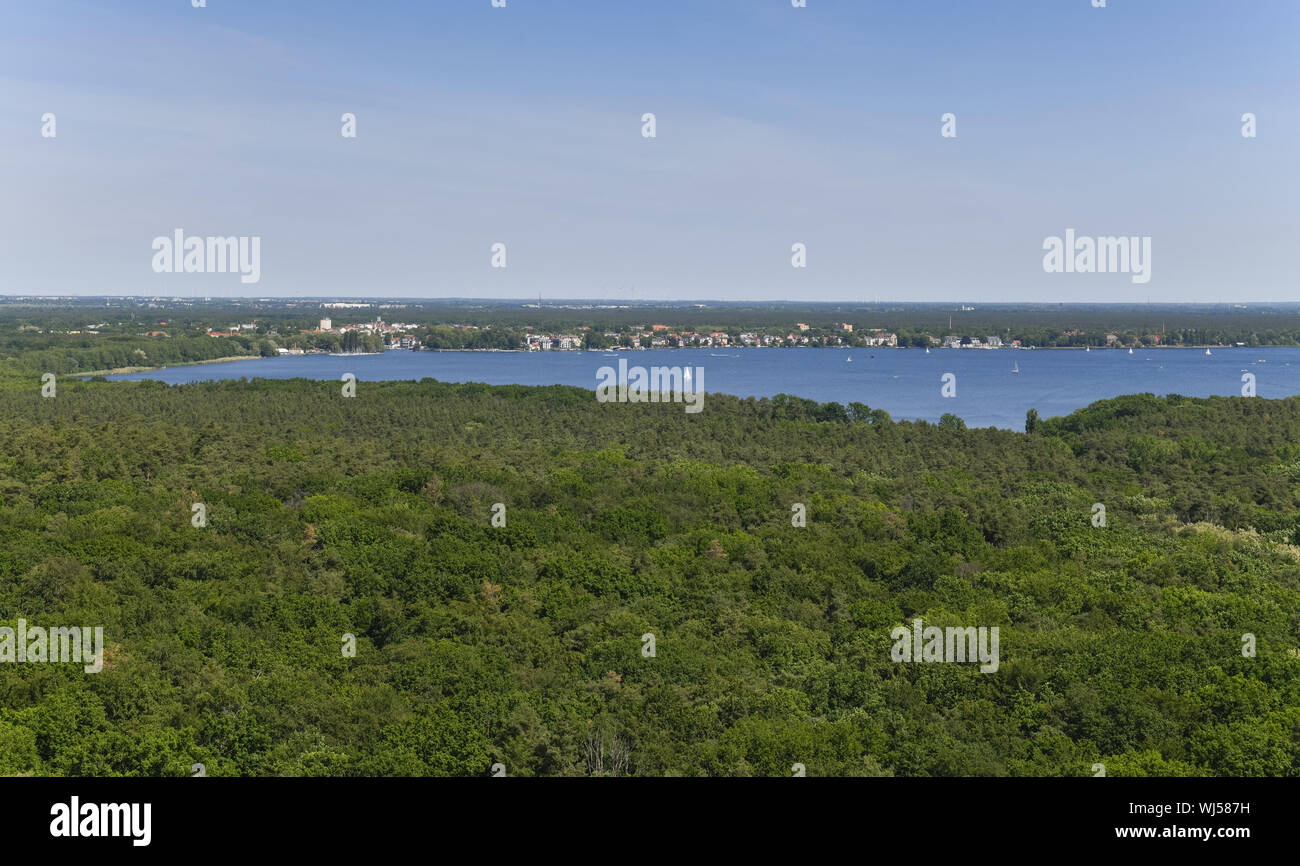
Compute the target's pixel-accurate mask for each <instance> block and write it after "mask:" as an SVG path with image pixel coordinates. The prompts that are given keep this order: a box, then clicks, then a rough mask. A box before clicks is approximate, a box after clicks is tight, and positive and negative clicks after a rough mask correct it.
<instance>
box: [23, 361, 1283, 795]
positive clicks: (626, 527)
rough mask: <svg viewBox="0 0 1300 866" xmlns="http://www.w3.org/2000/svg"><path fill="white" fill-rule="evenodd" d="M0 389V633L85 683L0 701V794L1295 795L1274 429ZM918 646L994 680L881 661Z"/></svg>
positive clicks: (539, 395) (405, 394)
mask: <svg viewBox="0 0 1300 866" xmlns="http://www.w3.org/2000/svg"><path fill="white" fill-rule="evenodd" d="M205 339H206V338H205ZM213 342H216V341H215V340H214V341H213ZM13 383H14V384H13V387H11V388H9V389H6V390H0V455H2V457H0V622H2V623H3V624H5V625H13V624H14V621H15V620H16V619H17V618H18V617H20V616H21V617H25V618H26V619H27V620H28V621H29V622H40V623H45V624H53V625H64V624H66V625H73V624H90V625H102V626H103V627H104V632H105V641H106V644H107V647H108V650H107V658H106V663H105V670H104V671H102V672H101V673H98V674H85V673H83V672H82V671H81V669H80V667H77V666H72V665H17V664H0V696H3V701H0V772H4V773H11V774H23V773H36V774H56V775H59V774H94V775H98V774H141V775H184V774H187V773H188V772H189V767H190V765H191V763H193V762H196V761H197V762H203V763H205V764H206V765H207V768H208V773H209V775H227V774H300V775H359V774H416V775H423V774H435V775H476V774H477V775H486V774H487V772H488V767H489V765H490V764H491V763H493V762H497V761H500V762H502V763H504V764H505V765H506V767H507V768H508V772H509V774H510V775H512V776H528V775H557V774H574V775H581V774H586V773H589V772H593V773H594V772H600V773H605V774H609V773H627V774H634V775H640V776H657V775H671V774H676V775H701V774H712V775H742V774H772V775H788V774H789V773H790V772H791V765H792V764H794V763H802V764H804V765H806V767H807V771H808V774H809V775H954V774H972V775H982V774H1018V775H1024V774H1038V775H1086V774H1090V773H1091V769H1090V768H1091V766H1092V765H1093V764H1094V763H1097V762H1102V763H1105V764H1106V765H1107V773H1108V775H1112V776H1115V775H1126V774H1132V775H1163V774H1194V775H1239V774H1240V775H1292V776H1293V775H1300V748H1298V746H1297V743H1298V742H1300V740H1298V739H1297V735H1296V732H1297V730H1300V650H1297V645H1298V644H1300V640H1298V639H1297V628H1298V627H1300V619H1298V618H1297V617H1298V616H1300V614H1298V613H1297V612H1298V611H1300V551H1298V550H1297V549H1296V548H1295V547H1293V546H1290V545H1294V544H1295V543H1296V542H1298V541H1300V537H1297V536H1298V535H1300V445H1297V444H1296V443H1298V442H1300V399H1297V398H1292V399H1289V400H1281V401H1274V400H1262V399H1249V400H1248V399H1228V398H1212V399H1208V400H1192V399H1186V398H1170V399H1158V398H1155V397H1151V396H1150V395H1136V396H1132V397H1125V398H1121V399H1119V400H1112V401H1106V402H1104V403H1100V404H1096V405H1094V406H1091V407H1089V408H1087V409H1085V410H1083V411H1081V412H1078V413H1075V414H1074V415H1072V416H1070V417H1068V418H1063V419H1044V420H1040V421H1037V423H1036V424H1033V425H1031V424H1030V423H1029V421H1030V420H1034V419H1036V416H1033V415H1031V418H1030V419H1027V425H1026V426H1027V428H1030V427H1031V426H1032V427H1033V428H1034V429H1032V430H1030V432H1031V433H1032V434H1033V435H1025V434H1019V433H1013V432H1009V431H1002V430H993V429H979V430H967V429H964V427H963V425H961V424H960V423H958V422H957V421H955V420H948V421H945V422H941V423H940V424H939V425H931V424H913V423H907V422H892V421H891V420H890V419H889V417H888V415H886V414H885V413H883V412H879V411H878V410H872V409H870V407H866V406H863V405H861V404H851V405H849V406H847V407H843V406H838V405H836V404H817V403H815V402H813V401H808V400H803V399H800V398H797V397H789V396H783V397H778V398H774V399H772V400H752V399H746V400H738V399H735V398H730V397H725V396H720V395H710V396H709V399H708V404H707V409H706V411H705V412H703V413H702V414H700V415H698V416H691V415H687V414H686V413H684V412H683V411H682V407H681V406H680V405H679V404H666V405H663V404H644V405H637V406H620V407H619V408H618V409H616V410H613V411H610V407H608V406H601V405H599V404H597V403H596V401H595V400H594V398H593V397H592V395H591V393H590V392H583V391H580V390H578V389H572V388H538V389H532V388H522V387H488V386H483V385H447V384H440V383H436V382H432V381H429V380H425V381H422V382H418V383H384V384H378V383H369V382H365V383H361V384H360V385H359V386H358V390H357V396H356V397H355V398H353V399H344V398H342V397H340V396H339V391H338V385H337V383H314V382H305V381H277V382H268V381H253V382H227V383H212V384H199V385H186V386H181V387H174V388H171V387H163V386H158V385H155V384H152V383H113V384H108V383H80V382H73V381H68V382H63V383H61V384H60V387H59V392H58V397H57V398H55V399H53V400H43V399H41V398H40V397H39V384H38V383H37V382H36V381H35V380H31V379H30V377H25V378H21V379H15V380H13ZM196 502H202V503H205V504H206V506H207V519H208V525H207V527H206V528H202V529H200V528H195V527H194V526H192V525H191V522H190V520H191V509H190V506H191V504H193V503H196ZM496 503H503V504H504V505H505V506H506V514H507V521H506V526H504V527H494V526H493V525H492V524H491V516H492V508H493V505H494V504H496ZM795 503H800V504H803V505H804V506H805V507H806V512H807V526H806V527H803V528H799V527H795V526H792V524H791V506H792V505H793V504H795ZM1093 503H1102V504H1104V505H1105V508H1106V514H1107V525H1106V527H1105V528H1104V529H1103V528H1096V527H1094V526H1093V525H1092V523H1091V516H1092V506H1093ZM913 617H921V618H923V619H925V620H926V622H927V623H930V624H935V625H940V626H943V625H985V626H998V627H1000V629H1001V651H1002V660H1001V668H1000V670H999V671H998V673H996V674H981V673H980V672H979V671H978V670H977V669H976V668H975V667H973V666H970V665H907V664H897V663H895V662H893V661H891V659H890V655H889V651H890V645H891V641H890V637H889V633H890V630H891V629H892V628H893V627H894V626H895V625H899V624H902V623H904V622H907V621H909V620H910V619H911V618H913ZM1248 632H1249V633H1251V634H1254V635H1255V636H1256V639H1257V641H1258V655H1257V657H1256V658H1245V657H1243V656H1242V654H1241V647H1242V635H1243V634H1245V633H1248ZM345 634H352V635H355V637H356V642H357V652H356V656H355V658H348V657H344V656H343V654H342V652H341V647H342V641H343V636H344V635H345ZM645 634H653V635H654V639H655V643H656V654H655V656H654V657H653V658H647V657H645V656H643V654H642V647H643V642H642V636H643V635H645ZM593 744H603V746H604V749H605V752H604V754H605V755H606V758H607V760H606V762H605V763H604V764H602V765H600V766H597V765H596V764H595V763H593V762H592V760H590V758H589V755H590V753H591V747H592V746H593ZM617 755H623V756H624V757H625V758H626V761H625V762H622V763H620V762H619V761H618V760H616V759H615V756H617Z"/></svg>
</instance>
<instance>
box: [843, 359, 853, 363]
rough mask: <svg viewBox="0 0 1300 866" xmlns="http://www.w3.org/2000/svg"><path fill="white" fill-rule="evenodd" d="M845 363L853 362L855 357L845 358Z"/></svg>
mask: <svg viewBox="0 0 1300 866" xmlns="http://www.w3.org/2000/svg"><path fill="white" fill-rule="evenodd" d="M844 363H846V364H852V363H853V359H852V358H845V359H844Z"/></svg>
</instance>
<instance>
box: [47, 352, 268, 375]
mask: <svg viewBox="0 0 1300 866" xmlns="http://www.w3.org/2000/svg"><path fill="white" fill-rule="evenodd" d="M261 358H262V356H261V355H231V356H230V357H227V358H208V359H207V360H205V361H183V362H181V363H179V364H160V365H156V366H152V367H115V368H114V369H112V370H91V371H90V372H88V373H64V374H63V375H62V376H61V377H60V378H63V379H75V378H81V377H82V376H123V375H126V374H127V373H148V372H150V371H153V370H166V369H167V368H168V367H197V366H198V365H199V364H224V363H226V362H227V361H257V360H260V359H261Z"/></svg>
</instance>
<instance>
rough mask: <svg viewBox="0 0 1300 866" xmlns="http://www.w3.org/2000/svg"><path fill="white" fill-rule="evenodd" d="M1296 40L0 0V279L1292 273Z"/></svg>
mask: <svg viewBox="0 0 1300 866" xmlns="http://www.w3.org/2000/svg"><path fill="white" fill-rule="evenodd" d="M1298 37H1300V3H1296V2H1295V0H1250V2H1240V0H1232V2H1229V0H1223V2H1218V0H1215V2H1211V0H1182V2H1174V0H1108V2H1107V7H1106V8H1103V9H1098V8H1093V7H1092V5H1091V0H962V2H956V0H911V2H905V0H890V2H872V0H808V6H807V7H806V8H803V9H796V8H792V7H791V6H790V3H789V0H693V2H690V0H644V2H638V0H508V5H507V7H506V8H504V9H498V8H492V6H491V3H490V0H428V2H416V0H407V2H388V0H367V2H333V0H330V2H306V0H274V2H269V0H260V2H255V0H207V7H206V8H200V9H196V8H193V7H192V6H191V4H190V2H189V0H149V2H145V0H137V2H131V0H117V2H112V3H108V2H95V3H89V2H67V0H31V2H13V0H0V189H3V190H4V192H5V195H4V197H3V199H2V200H0V293H4V294H150V295H152V294H160V295H181V296H194V295H198V296H205V295H208V296H234V295H253V296H292V295H383V296H413V297H443V296H458V297H494V298H501V297H536V296H537V295H538V294H539V293H540V294H542V295H543V296H544V297H549V298H558V297H590V298H608V299H620V298H636V299H638V300H645V299H701V300H702V299H809V300H862V301H873V300H877V299H880V300H885V299H900V300H935V301H940V300H969V301H1016V300H1026V301H1055V300H1063V301H1131V300H1139V301H1141V300H1146V299H1150V300H1152V301H1216V302H1218V301H1247V300H1255V301H1267V300H1296V299H1297V297H1298V296H1300V292H1297V291H1296V289H1297V288H1298V286H1297V277H1296V274H1297V267H1296V253H1295V250H1296V249H1297V243H1296V237H1297V235H1298V234H1300V217H1298V215H1297V209H1298V208H1300V195H1297V193H1298V192H1300V179H1298V178H1297V170H1296V154H1297V152H1300V148H1298V147H1297V145H1298V143H1300V99H1297V94H1300V51H1298V50H1297V49H1296V45H1297V44H1298V42H1300V40H1298ZM47 112H50V113H54V114H55V116H56V118H57V137H56V138H53V139H51V138H43V137H42V136H41V134H40V132H41V117H42V115H43V114H45V113H47ZM344 112H351V113H353V114H355V115H356V117H357V137H356V138H354V139H347V138H344V137H342V136H341V135H340V127H341V123H340V117H341V115H342V114H343V113H344ZM645 112H653V113H654V114H655V115H656V119H657V127H658V128H657V133H658V134H657V137H656V138H654V139H646V138H643V137H642V135H641V116H642V114H643V113H645ZM945 112H952V113H953V114H955V115H956V117H957V137H956V138H943V137H942V136H941V135H940V126H941V123H940V116H941V115H943V114H944V113H945ZM1246 112H1252V113H1254V114H1255V115H1256V116H1257V118H1258V120H1257V123H1258V136H1257V137H1256V138H1253V139H1247V138H1243V137H1242V135H1241V116H1242V114H1244V113H1246ZM177 228H183V229H184V230H185V231H186V233H187V234H194V235H201V236H207V235H223V236H227V235H250V236H251V235H256V236H259V237H260V238H261V239H262V240H261V244H262V247H261V255H262V261H261V281H260V282H259V283H257V284H256V285H251V286H247V285H242V284H241V283H240V282H239V279H238V277H237V276H234V275H231V274H156V273H154V272H153V270H152V268H151V262H152V256H153V253H152V249H151V244H152V241H153V239H154V238H155V237H157V236H163V235H166V236H170V235H171V234H172V232H173V231H174V230H175V229H177ZM1067 228H1073V229H1075V230H1076V232H1077V233H1079V234H1081V235H1091V236H1096V235H1139V236H1150V237H1151V238H1152V259H1153V261H1152V269H1151V280H1150V282H1149V283H1146V284H1145V285H1134V284H1133V283H1132V281H1131V279H1130V277H1129V276H1128V275H1125V274H1048V273H1045V272H1044V270H1043V266H1042V260H1043V254H1044V253H1043V249H1042V244H1043V241H1044V239H1045V238H1047V237H1049V236H1053V235H1058V236H1059V235H1063V234H1064V233H1065V230H1066V229H1067ZM498 242H500V243H504V244H506V248H507V254H508V267H507V268H505V269H494V268H492V267H490V255H491V254H490V249H491V246H492V244H494V243H498ZM796 242H801V243H804V244H806V245H807V250H808V266H807V267H806V268H803V269H795V268H792V267H791V265H790V256H791V245H792V244H793V243H796Z"/></svg>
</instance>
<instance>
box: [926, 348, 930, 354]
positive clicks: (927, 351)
mask: <svg viewBox="0 0 1300 866" xmlns="http://www.w3.org/2000/svg"><path fill="white" fill-rule="evenodd" d="M925 354H927V355H928V354H930V349H929V348H928V347H927V348H926V350H925Z"/></svg>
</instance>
